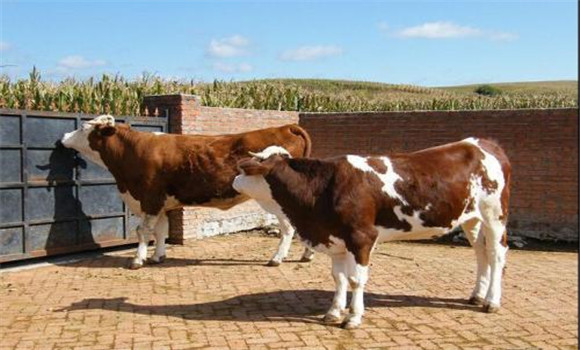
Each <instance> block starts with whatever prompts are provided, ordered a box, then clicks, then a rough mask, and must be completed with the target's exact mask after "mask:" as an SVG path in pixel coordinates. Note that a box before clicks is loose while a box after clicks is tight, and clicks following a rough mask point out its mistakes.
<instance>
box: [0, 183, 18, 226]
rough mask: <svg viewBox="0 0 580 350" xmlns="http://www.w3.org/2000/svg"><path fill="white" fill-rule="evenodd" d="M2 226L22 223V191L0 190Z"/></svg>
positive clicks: (0, 222) (0, 223) (0, 221)
mask: <svg viewBox="0 0 580 350" xmlns="http://www.w3.org/2000/svg"><path fill="white" fill-rule="evenodd" d="M0 203H1V204H2V205H1V206H0V225H5V224H10V223H15V222H22V189H20V188H14V189H0Z"/></svg>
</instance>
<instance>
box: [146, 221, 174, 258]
mask: <svg viewBox="0 0 580 350" xmlns="http://www.w3.org/2000/svg"><path fill="white" fill-rule="evenodd" d="M168 232H169V219H168V218H167V213H162V214H160V215H159V219H158V220H157V224H156V225H155V253H154V254H153V256H152V257H151V259H149V262H151V263H153V264H159V263H162V262H163V261H165V257H166V253H165V238H167V234H168Z"/></svg>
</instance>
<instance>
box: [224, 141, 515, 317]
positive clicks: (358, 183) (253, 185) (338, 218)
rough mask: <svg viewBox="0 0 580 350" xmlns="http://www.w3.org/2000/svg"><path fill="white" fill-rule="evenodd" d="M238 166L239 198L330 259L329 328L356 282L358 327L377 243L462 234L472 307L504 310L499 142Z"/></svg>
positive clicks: (505, 178)
mask: <svg viewBox="0 0 580 350" xmlns="http://www.w3.org/2000/svg"><path fill="white" fill-rule="evenodd" d="M270 153H271V152H270ZM282 153H285V152H282ZM238 166H239V168H240V171H241V172H242V174H241V175H239V176H237V177H236V179H235V180H234V185H233V186H234V188H235V189H236V190H238V191H240V192H241V193H245V194H247V195H249V196H251V197H253V198H256V199H257V200H258V201H261V202H268V203H270V206H272V207H277V208H278V211H280V212H283V214H285V215H286V216H287V217H288V219H289V220H290V222H291V223H292V224H293V225H294V227H295V228H296V229H297V231H298V234H299V236H300V238H301V240H302V242H303V243H304V244H305V245H306V246H307V247H310V248H312V249H314V250H317V251H321V252H324V253H326V254H328V255H330V256H331V258H332V273H333V277H334V280H335V282H336V294H335V296H334V300H333V302H332V306H331V307H330V309H329V310H328V312H327V314H326V316H325V321H327V322H336V321H339V320H340V318H341V312H342V311H343V310H344V308H345V307H346V292H347V285H348V284H350V286H351V287H352V289H353V294H352V300H351V304H350V313H349V314H348V315H347V316H346V318H345V320H344V322H343V326H344V327H346V328H354V327H357V326H359V325H360V323H361V321H362V315H363V312H364V305H363V290H364V286H365V283H366V282H367V278H368V266H369V260H370V256H371V252H372V250H373V248H374V247H375V245H376V244H377V243H380V242H385V241H394V240H413V239H428V238H432V237H438V236H441V235H443V234H445V233H447V232H449V231H450V230H451V229H452V228H454V227H457V226H460V227H462V228H463V230H464V231H465V233H466V235H467V237H468V239H469V241H470V242H471V244H472V245H473V247H474V248H475V253H476V257H477V281H476V284H475V288H474V289H473V292H472V294H471V299H470V302H471V303H473V304H483V305H485V310H486V311H488V312H494V311H497V310H498V309H499V306H500V298H501V277H502V267H503V266H504V264H505V258H506V252H507V249H508V248H507V244H506V236H505V233H506V230H505V227H506V221H507V215H508V200H509V185H510V173H511V170H510V163H509V161H508V159H507V157H506V155H505V154H504V152H503V150H502V149H501V148H500V147H499V146H498V145H496V144H495V143H494V142H491V141H488V140H483V139H479V140H478V139H474V138H468V139H465V140H463V141H460V142H456V143H451V144H447V145H443V146H439V147H434V148H429V149H426V150H423V151H419V152H414V153H408V154H392V155H388V156H380V157H378V156H377V157H375V156H373V157H361V156H356V155H349V156H343V157H337V158H330V159H325V160H317V159H290V158H288V157H287V156H286V155H280V154H276V155H271V154H267V155H261V154H257V155H255V156H254V158H251V159H246V160H242V161H241V162H240V163H239V164H238Z"/></svg>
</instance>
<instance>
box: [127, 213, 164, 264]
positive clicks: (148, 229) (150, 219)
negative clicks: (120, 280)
mask: <svg viewBox="0 0 580 350" xmlns="http://www.w3.org/2000/svg"><path fill="white" fill-rule="evenodd" d="M158 218H159V216H157V215H145V216H144V217H143V218H142V219H141V223H140V224H139V226H137V238H138V239H139V246H138V247H137V254H136V255H135V258H134V259H133V260H132V261H131V265H130V268H131V269H139V268H141V267H142V266H143V263H144V262H145V260H146V259H147V244H148V243H149V235H150V234H151V233H153V232H154V230H155V225H156V224H157V220H158Z"/></svg>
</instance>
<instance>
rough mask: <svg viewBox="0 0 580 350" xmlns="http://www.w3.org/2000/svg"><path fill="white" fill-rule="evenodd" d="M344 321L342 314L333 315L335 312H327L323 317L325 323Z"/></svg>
mask: <svg viewBox="0 0 580 350" xmlns="http://www.w3.org/2000/svg"><path fill="white" fill-rule="evenodd" d="M341 321H342V317H340V315H338V316H337V315H333V314H326V315H324V317H323V318H322V322H324V323H339V322H341Z"/></svg>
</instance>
